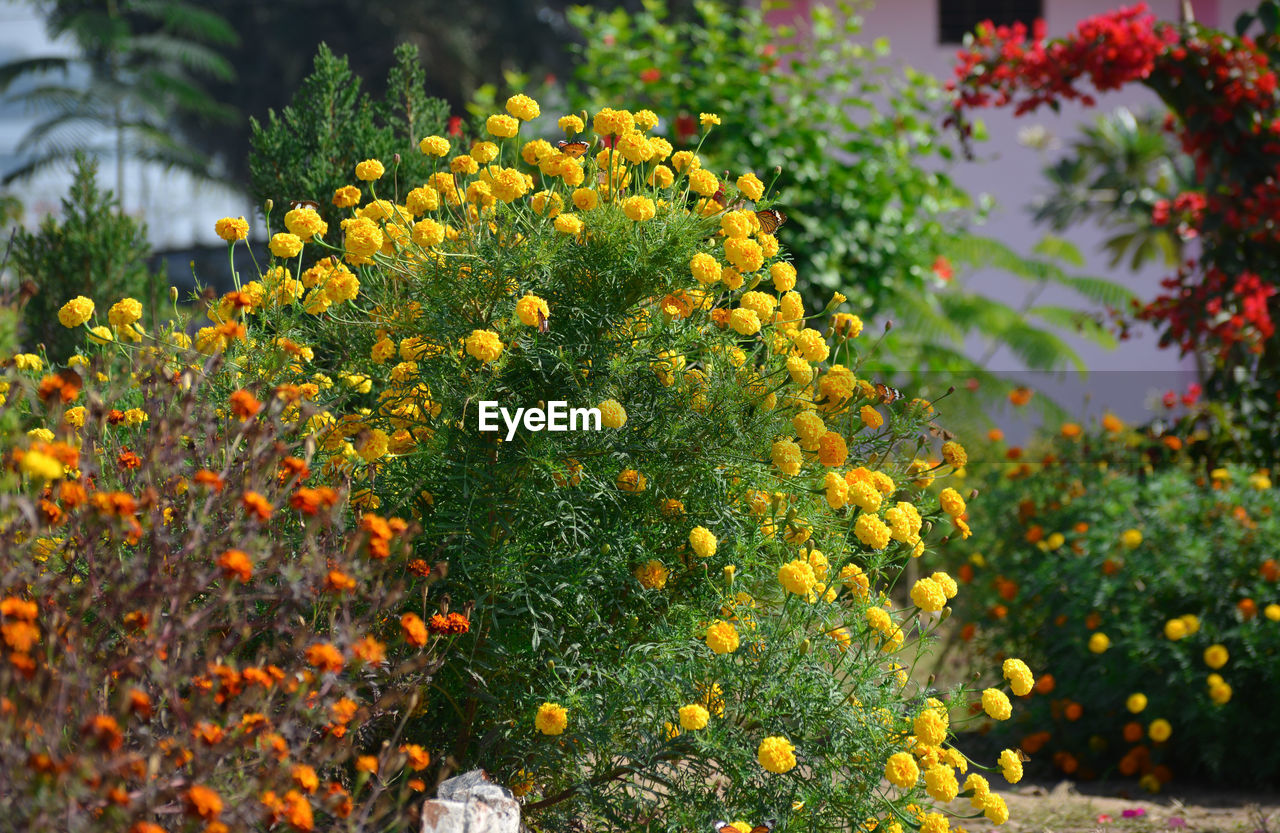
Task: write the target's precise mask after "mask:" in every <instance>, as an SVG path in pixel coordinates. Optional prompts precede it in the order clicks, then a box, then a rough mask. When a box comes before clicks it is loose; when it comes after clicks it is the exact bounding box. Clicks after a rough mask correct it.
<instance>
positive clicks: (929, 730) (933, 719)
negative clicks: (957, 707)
mask: <svg viewBox="0 0 1280 833" xmlns="http://www.w3.org/2000/svg"><path fill="white" fill-rule="evenodd" d="M950 724H951V722H950V720H949V719H948V718H947V712H946V709H944V708H941V707H937V706H930V707H929V708H926V709H923V710H921V712H920V713H919V714H917V715H916V717H915V720H913V721H912V726H911V729H912V731H913V732H914V733H915V736H916V738H917V739H918V740H919V741H920V742H921V743H923V744H925V745H927V746H941V745H942V742H943V741H945V740H946V739H947V728H948V727H949V726H950Z"/></svg>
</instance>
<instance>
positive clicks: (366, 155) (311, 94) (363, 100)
mask: <svg viewBox="0 0 1280 833" xmlns="http://www.w3.org/2000/svg"><path fill="white" fill-rule="evenodd" d="M360 84H361V79H360V77H359V76H357V75H355V74H354V73H352V72H351V69H350V68H349V66H348V64H347V59H346V58H345V57H341V58H340V57H338V56H336V55H334V54H333V52H332V51H330V50H329V48H328V47H327V46H325V45H324V44H320V48H319V50H318V51H317V52H316V57H315V69H314V71H313V72H312V73H311V74H310V75H308V76H307V77H306V78H305V79H304V80H303V82H302V85H301V87H300V88H299V89H298V92H297V93H296V94H295V95H294V97H293V99H292V101H291V102H290V103H289V105H288V106H287V107H285V108H284V109H283V110H282V111H281V112H280V114H279V115H276V113H275V111H274V110H271V111H268V113H267V119H266V123H265V124H262V123H259V122H258V120H257V119H250V139H249V142H250V147H251V153H250V155H249V181H250V191H251V193H252V194H253V198H254V200H255V201H256V202H257V204H258V205H260V206H261V205H265V204H266V202H267V200H271V201H272V202H273V203H274V205H275V209H276V211H277V212H278V213H277V216H281V215H283V214H284V212H286V211H288V210H289V204H290V203H291V202H293V201H295V200H307V201H311V202H316V203H319V205H320V209H319V210H320V215H321V216H322V217H323V218H324V219H325V220H326V221H327V222H329V223H330V224H331V225H335V226H336V225H337V223H338V222H339V221H340V220H341V219H342V217H344V216H346V214H345V213H344V212H343V211H342V210H341V209H339V208H338V207H337V206H335V205H334V203H333V198H334V191H336V190H337V189H338V188H339V187H341V186H342V185H344V184H346V182H347V180H348V178H349V177H350V176H351V170H352V169H353V168H354V167H355V165H356V163H357V162H360V161H362V160H365V159H370V158H372V159H378V160H381V162H382V163H383V164H384V165H386V167H388V168H392V169H396V165H395V161H394V160H395V158H396V157H397V156H399V158H400V162H399V167H398V175H399V176H400V177H402V181H404V182H419V181H421V180H422V179H423V178H424V177H425V171H426V169H427V167H428V165H427V161H426V160H425V159H424V158H423V156H422V154H420V153H419V152H418V149H417V147H418V141H419V140H420V139H422V137H424V136H428V135H430V134H432V133H443V132H444V124H445V119H446V118H447V116H448V107H447V105H446V104H445V103H444V102H443V101H441V100H439V99H435V98H431V97H429V96H428V95H427V94H426V91H425V78H424V76H423V72H422V66H421V65H420V64H419V63H418V48H417V47H416V46H413V45H412V44H407V43H406V44H401V45H400V46H399V47H397V48H396V52H395V64H394V65H393V66H392V68H391V70H390V72H388V74H387V92H386V95H385V96H384V97H383V98H382V99H381V100H377V99H374V98H371V97H370V96H369V94H368V93H365V92H362V91H361V90H360Z"/></svg>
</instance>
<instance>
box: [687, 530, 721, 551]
mask: <svg viewBox="0 0 1280 833" xmlns="http://www.w3.org/2000/svg"><path fill="white" fill-rule="evenodd" d="M716 543H717V542H716V536H715V535H714V534H713V533H712V532H711V530H709V529H707V528H706V527H705V526H695V527H694V528H693V529H692V530H690V531H689V546H691V547H693V552H694V554H695V555H697V556H698V557H699V558H710V557H711V556H713V555H715V554H716Z"/></svg>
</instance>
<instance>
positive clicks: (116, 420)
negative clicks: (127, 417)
mask: <svg viewBox="0 0 1280 833" xmlns="http://www.w3.org/2000/svg"><path fill="white" fill-rule="evenodd" d="M122 422H124V411H122V410H120V409H119V408H112V409H111V410H109V411H107V424H108V425H119V424H120V423H122Z"/></svg>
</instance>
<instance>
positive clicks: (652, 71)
mask: <svg viewBox="0 0 1280 833" xmlns="http://www.w3.org/2000/svg"><path fill="white" fill-rule="evenodd" d="M661 77H662V70H660V69H658V68H657V67H649V68H648V69H645V70H641V71H640V80H641V81H643V82H644V83H646V84H652V83H653V82H654V81H657V80H658V79H659V78H661Z"/></svg>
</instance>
